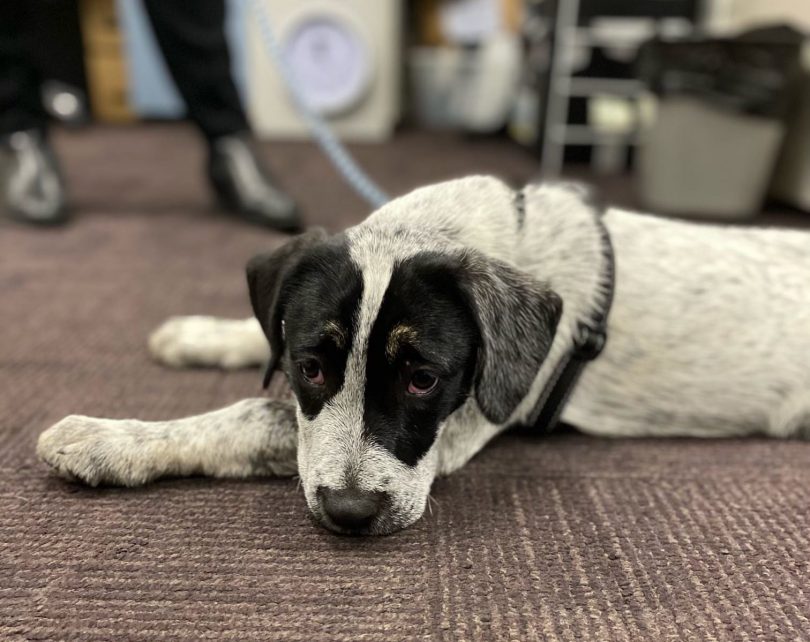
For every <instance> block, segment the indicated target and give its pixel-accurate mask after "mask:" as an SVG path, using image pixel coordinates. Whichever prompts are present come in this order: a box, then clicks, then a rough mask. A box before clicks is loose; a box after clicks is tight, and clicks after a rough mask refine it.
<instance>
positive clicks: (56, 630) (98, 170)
mask: <svg viewBox="0 0 810 642" xmlns="http://www.w3.org/2000/svg"><path fill="white" fill-rule="evenodd" d="M57 145H58V148H59V151H60V152H61V155H62V157H63V159H64V161H65V164H66V171H67V175H68V178H69V179H70V184H71V187H72V196H73V201H74V203H75V204H76V207H77V210H78V212H77V218H76V222H75V224H74V225H73V226H71V227H69V228H67V229H65V230H59V231H31V230H28V229H22V228H19V227H16V226H12V225H10V224H6V223H0V294H1V295H2V296H0V640H3V641H6V640H8V641H17V640H63V639H64V640H99V641H102V640H105V641H106V640H116V641H118V642H122V641H125V640H142V641H150V642H151V641H153V640H161V639H166V640H188V641H196V640H203V639H221V640H238V641H247V640H301V641H309V640H321V639H323V640H380V641H383V640H384V641H390V640H413V639H439V640H494V639H498V640H520V641H523V640H535V639H543V640H555V639H560V640H581V639H590V640H600V641H602V640H628V641H637V640H651V641H657V640H687V639H693V640H718V639H719V640H798V639H810V444H803V443H794V442H776V441H766V440H759V439H751V440H734V441H699V440H677V441H654V440H640V441H625V440H617V441H601V440H596V439H590V438H586V437H584V436H579V435H576V434H574V433H571V432H563V433H561V434H558V435H555V436H553V437H551V438H547V439H540V438H537V437H533V436H531V435H528V434H514V435H508V436H506V437H504V438H501V439H499V440H498V441H497V442H496V443H495V444H493V445H492V446H491V447H490V448H488V449H487V450H486V451H485V452H484V453H482V454H481V455H479V456H478V457H477V458H476V459H475V460H474V461H473V462H472V463H471V464H470V465H469V466H468V467H466V468H465V469H464V470H462V471H461V472H460V473H458V474H456V475H454V476H452V477H450V478H448V479H444V480H440V481H439V482H438V483H437V484H436V486H435V488H434V493H433V494H434V497H435V499H436V503H435V505H434V506H433V509H432V514H428V515H426V516H425V517H424V518H423V519H422V520H421V521H420V522H419V523H418V524H417V525H416V526H415V527H413V528H411V529H409V530H407V531H405V532H401V533H398V534H396V535H393V536H389V537H385V538H376V539H357V538H341V537H337V536H335V535H332V534H330V533H329V532H327V531H325V530H323V529H321V528H320V527H318V526H316V525H315V524H314V523H313V522H312V521H311V520H310V519H309V517H308V515H307V511H306V507H305V504H304V500H303V496H302V493H301V491H300V490H299V489H298V488H297V487H296V484H295V482H291V481H279V480H275V481H274V480H255V481H246V482H223V481H210V480H206V479H189V480H170V481H164V482H160V483H157V484H154V485H152V486H149V487H146V488H143V489H138V490H119V489H112V488H103V489H88V488H84V487H81V486H78V485H72V484H68V483H65V482H63V481H60V480H59V479H55V478H53V477H51V476H49V474H48V473H47V471H46V470H45V468H44V467H43V466H42V465H40V464H39V463H38V462H37V461H36V459H35V457H34V454H33V447H34V443H35V440H36V437H37V434H38V433H39V432H40V431H41V430H43V429H44V428H46V427H47V426H49V425H50V424H52V423H53V422H55V421H57V420H58V419H60V418H61V417H62V416H64V415H65V414H69V413H83V414H91V415H103V416H112V417H129V416H138V417H141V418H145V419H158V418H167V417H175V416H181V415H184V414H192V413H197V412H200V411H205V410H208V409H212V408H216V407H218V406H221V405H223V404H226V403H230V402H233V401H235V400H238V399H240V398H242V397H245V396H251V395H255V394H256V393H257V391H258V390H259V374H258V373H256V372H241V373H232V374H223V373H219V372H212V371H202V370H199V371H186V372H175V371H168V370H164V369H162V368H160V367H159V366H157V365H155V364H153V363H151V362H150V361H149V359H148V358H147V355H146V352H145V349H144V346H145V337H146V335H147V333H148V332H149V331H150V330H151V329H152V328H154V327H155V326H156V325H157V324H158V323H159V322H161V321H162V320H163V319H165V318H166V317H167V316H169V315H172V314H188V313H213V314H221V315H227V316H236V317H238V316H245V315H247V314H248V312H249V310H248V304H247V299H246V293H245V287H244V283H243V276H242V267H243V265H244V263H245V260H246V259H247V258H248V257H249V256H251V255H252V254H253V253H254V252H256V251H258V250H261V249H266V248H269V247H271V246H273V245H276V244H278V243H279V242H280V241H281V237H280V236H277V235H274V234H271V233H267V232H261V231H257V230H254V229H253V228H249V227H246V226H244V225H241V224H239V223H238V222H236V221H233V220H230V219H227V218H225V217H223V216H221V215H220V214H219V213H218V212H216V211H214V210H213V208H211V207H210V206H209V204H208V203H209V200H208V195H207V192H206V190H205V186H204V184H203V183H202V181H201V179H200V177H199V173H198V165H199V164H200V163H201V161H202V157H201V155H200V149H199V146H198V143H197V141H196V139H195V138H194V136H193V134H192V133H191V132H190V131H189V130H187V129H185V128H182V127H178V126H151V127H141V128H138V129H122V130H116V129H96V130H91V131H86V132H80V133H75V134H74V133H70V134H67V133H61V134H60V135H59V136H58V137H57ZM268 152H269V158H270V162H271V164H272V165H273V166H274V167H276V168H277V170H278V173H279V174H280V175H281V176H283V178H284V181H285V183H286V184H287V185H288V186H289V188H290V190H291V191H292V192H293V193H294V194H295V195H296V196H297V197H298V198H300V200H301V202H302V203H303V204H304V205H305V207H306V209H307V212H308V217H309V222H311V223H315V224H322V225H326V226H328V227H330V228H332V229H338V228H340V227H341V226H343V225H346V224H349V223H351V222H354V221H356V220H358V219H359V218H360V217H361V216H362V215H363V213H364V208H363V206H362V204H361V203H360V202H359V201H358V200H357V199H356V198H355V197H353V196H352V195H351V194H350V193H349V192H348V191H347V189H346V188H345V187H344V186H343V185H342V184H341V183H340V182H339V181H337V180H336V179H335V178H334V176H333V174H332V173H331V171H330V170H329V169H328V167H327V165H326V162H325V161H324V160H323V159H322V158H321V157H320V156H319V155H318V154H317V153H316V152H315V151H313V150H312V149H311V148H310V147H308V146H303V145H276V146H272V147H269V148H268ZM358 156H359V158H360V161H361V163H362V164H363V165H365V166H367V167H369V168H370V169H371V170H372V172H373V173H374V175H375V176H377V177H379V179H380V180H381V182H382V183H383V184H384V186H385V187H386V188H387V189H389V190H391V192H392V193H401V192H403V191H405V190H406V189H408V188H410V187H413V186H416V185H419V184H422V183H426V182H430V181H435V180H438V179H441V178H445V177H449V176H454V175H461V174H465V173H470V172H474V171H475V172H491V173H498V174H500V175H502V176H504V177H506V178H508V179H510V180H512V181H515V182H520V181H523V180H525V179H527V178H528V177H530V176H531V175H532V174H533V173H534V171H535V165H534V162H533V160H532V159H531V158H530V157H529V156H527V155H526V154H524V153H522V152H521V151H519V150H517V149H515V148H513V147H511V146H510V145H508V144H506V143H504V142H499V141H492V140H489V141H461V140H457V139H454V138H452V137H445V136H438V137H437V136H428V135H423V134H403V135H400V136H399V137H398V139H397V140H396V141H395V142H394V143H393V144H392V145H390V146H384V147H367V148H360V149H359V150H358ZM608 187H609V189H608V194H609V196H610V195H611V194H613V195H618V196H619V197H620V198H622V199H632V194H631V192H629V191H628V190H627V184H626V183H622V184H615V185H612V186H611V185H609V186H608Z"/></svg>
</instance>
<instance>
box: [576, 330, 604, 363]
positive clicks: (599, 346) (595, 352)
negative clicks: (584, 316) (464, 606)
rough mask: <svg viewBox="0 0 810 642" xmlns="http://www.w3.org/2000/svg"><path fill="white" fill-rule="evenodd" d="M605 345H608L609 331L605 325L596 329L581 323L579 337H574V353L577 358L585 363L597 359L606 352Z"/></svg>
mask: <svg viewBox="0 0 810 642" xmlns="http://www.w3.org/2000/svg"><path fill="white" fill-rule="evenodd" d="M605 343H607V329H606V328H605V326H604V324H603V323H600V324H599V326H597V327H596V328H594V327H591V326H590V325H588V324H587V323H585V322H584V321H580V322H579V327H578V328H577V335H576V336H575V337H574V352H575V354H576V356H577V358H579V359H581V360H583V361H592V360H594V359H596V357H598V356H599V355H600V354H601V353H602V350H604V348H605Z"/></svg>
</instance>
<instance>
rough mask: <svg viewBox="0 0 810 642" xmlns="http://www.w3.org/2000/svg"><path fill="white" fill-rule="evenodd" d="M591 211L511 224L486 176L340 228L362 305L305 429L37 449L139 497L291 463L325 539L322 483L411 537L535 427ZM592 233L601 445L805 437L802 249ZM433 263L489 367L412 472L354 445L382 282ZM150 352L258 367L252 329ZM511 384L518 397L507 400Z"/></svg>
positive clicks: (236, 424) (809, 388) (577, 287)
mask: <svg viewBox="0 0 810 642" xmlns="http://www.w3.org/2000/svg"><path fill="white" fill-rule="evenodd" d="M594 217H595V213H594V211H593V208H592V207H591V206H590V205H589V204H588V203H587V202H586V200H585V199H584V198H583V193H582V192H581V190H580V189H579V188H577V187H572V186H566V185H532V186H529V187H527V188H526V189H525V220H524V221H522V225H521V221H520V218H519V217H518V215H517V213H516V208H515V202H514V192H513V191H512V190H510V189H509V188H507V187H506V186H505V185H504V184H503V183H501V182H499V181H497V180H495V179H492V178H485V177H472V178H467V179H462V180H458V181H452V182H448V183H442V184H439V185H435V186H431V187H426V188H423V189H419V190H416V191H415V192H412V193H411V194H408V195H406V196H404V197H402V198H400V199H397V200H395V201H393V202H392V203H390V204H388V205H386V206H385V207H383V208H382V209H380V210H379V211H377V212H376V213H374V214H373V215H372V216H370V217H369V218H368V219H367V220H366V221H365V222H363V223H362V224H360V225H358V226H356V227H354V228H351V229H350V230H348V231H347V232H346V234H345V241H346V243H347V244H348V249H349V253H350V257H351V261H352V263H353V264H354V266H356V267H357V268H358V269H359V271H360V273H361V274H362V280H363V289H362V296H361V298H360V301H359V304H358V308H357V313H356V316H355V324H354V327H353V328H351V335H352V348H351V351H350V353H349V354H348V357H347V361H346V366H345V373H344V380H343V385H342V387H341V388H340V390H339V391H338V392H337V393H336V394H335V395H334V396H333V397H332V398H330V399H329V400H328V401H327V402H326V403H325V405H324V406H323V408H322V409H321V411H320V412H319V413H317V415H316V416H314V417H311V418H307V417H306V416H304V415H303V414H302V412H301V411H300V408H299V409H298V411H297V419H296V418H294V413H295V409H293V408H286V409H285V408H282V407H280V406H279V405H278V404H268V403H267V402H266V401H263V400H247V401H244V402H241V403H240V404H236V405H235V406H231V407H229V408H226V409H223V410H220V411H217V412H214V413H209V414H206V415H201V416H199V417H193V418H189V419H183V420H179V421H174V422H161V423H155V424H146V423H143V422H136V421H112V420H103V419H91V418H87V417H69V418H67V419H65V420H63V421H62V422H60V423H58V424H56V425H55V426H54V427H52V428H50V429H49V430H47V431H46V432H45V433H43V435H42V436H41V437H40V441H39V446H38V452H39V455H40V457H42V459H43V460H45V461H46V462H47V463H49V464H50V465H51V466H52V467H53V468H54V469H55V470H56V471H57V472H59V473H61V474H64V475H67V476H73V477H77V478H79V479H82V480H84V481H86V482H88V483H91V484H97V483H114V484H125V485H135V484H141V483H144V482H146V481H149V480H151V479H154V478H155V477H159V476H161V475H166V474H189V473H195V472H203V473H205V474H210V475H214V476H237V477H241V476H247V475H254V474H291V473H292V472H293V471H294V470H295V469H296V461H295V458H296V451H297V470H298V472H299V474H300V475H301V479H302V482H303V487H304V491H305V494H306V497H307V503H308V505H309V507H310V509H311V510H312V512H313V514H315V515H316V517H318V518H319V519H320V520H321V521H322V522H324V523H325V524H326V525H327V526H329V527H332V528H336V527H335V525H334V524H331V523H330V522H329V518H328V517H327V516H325V515H324V513H323V510H322V508H321V506H320V503H319V501H318V498H317V492H316V491H317V488H318V487H319V486H327V487H333V488H343V487H345V486H346V484H347V483H351V484H353V485H355V486H356V487H358V488H362V489H365V490H369V491H385V492H387V493H388V494H389V496H390V501H389V503H388V504H387V506H386V509H385V511H384V514H383V515H381V516H380V517H379V519H377V520H376V521H375V522H374V524H373V526H372V527H371V528H370V529H369V532H372V533H385V532H390V531H393V530H396V529H398V528H402V527H405V526H407V525H409V524H411V523H413V522H414V521H415V520H417V519H418V518H419V517H420V515H421V514H422V512H423V510H424V507H425V502H426V499H427V495H428V492H429V490H430V486H431V483H432V481H433V479H434V477H435V476H436V475H437V474H447V473H451V472H453V471H454V470H456V469H458V468H459V467H461V466H463V465H464V464H465V463H466V462H467V461H468V460H469V459H470V458H471V457H472V456H473V455H475V453H477V452H478V451H479V450H480V449H481V448H482V447H483V446H484V445H485V444H486V443H487V442H488V441H489V440H490V439H491V438H492V437H493V436H495V435H496V434H498V433H499V432H500V431H502V430H504V429H505V428H506V427H507V426H509V425H510V424H513V423H520V422H521V421H523V420H524V419H525V418H526V417H527V416H528V415H529V414H530V413H531V411H532V409H533V408H534V406H535V401H536V399H537V397H538V396H539V394H540V393H541V392H542V390H543V388H544V386H545V384H546V381H547V380H548V378H549V376H550V373H551V372H552V370H553V369H554V368H555V366H556V365H557V363H558V362H559V360H560V359H561V358H562V357H563V356H564V355H565V354H566V352H567V351H568V350H569V349H570V347H571V343H572V337H573V333H574V332H575V329H576V324H577V322H578V320H579V319H582V318H584V317H586V316H587V315H588V313H589V311H591V310H592V309H593V308H594V307H595V306H596V305H597V304H599V303H600V302H601V301H603V299H604V297H605V296H606V288H605V283H604V281H603V279H604V267H605V264H604V261H605V258H604V255H603V253H602V245H601V242H600V230H599V227H598V225H597V224H596V222H595V218H594ZM603 222H604V225H605V226H606V228H607V229H608V231H609V232H610V237H611V240H612V243H613V247H614V250H615V260H616V288H615V299H614V303H613V308H612V312H611V315H610V317H609V326H608V342H607V346H606V348H605V350H604V352H603V353H602V355H601V356H600V357H599V358H598V359H597V360H596V361H595V362H593V363H592V364H591V365H589V366H588V367H587V368H586V370H585V373H584V375H583V377H582V378H581V380H580V382H579V384H578V386H577V388H576V390H575V392H574V394H573V396H572V398H571V400H570V402H569V404H568V405H567V407H566V408H565V411H564V414H563V420H564V421H566V422H568V423H571V424H573V425H574V426H576V427H577V428H579V429H580V430H582V431H585V432H588V433H592V434H597V435H609V436H628V435H648V436H670V435H698V436H707V437H712V436H714V437H721V436H732V435H747V434H752V433H763V434H768V435H772V436H775V437H793V436H805V437H806V436H808V434H810V286H808V283H810V235H808V234H806V233H800V232H791V231H776V230H764V229H737V228H727V227H716V226H698V225H694V224H688V223H682V222H674V221H666V220H662V219H658V218H653V217H648V216H643V215H639V214H633V213H630V212H626V211H622V210H618V209H610V210H608V211H607V212H606V213H605V215H604V218H603ZM425 252H427V253H432V254H437V255H445V256H448V257H454V258H455V259H457V260H458V261H459V262H460V264H463V265H464V269H465V271H466V272H465V273H466V274H468V275H473V278H471V279H470V283H471V285H470V291H471V297H472V300H473V302H474V307H476V309H477V314H478V317H477V318H478V321H479V325H480V326H481V331H482V337H481V340H482V343H483V348H482V354H480V355H479V360H482V361H481V362H480V363H479V366H478V372H479V377H478V379H477V382H476V385H475V386H474V389H473V390H470V396H469V398H468V399H467V401H466V402H464V403H463V404H462V405H461V406H460V407H459V408H458V409H457V410H455V411H454V412H452V414H450V415H449V417H447V418H446V419H445V420H443V421H442V422H441V425H440V426H439V428H438V435H437V437H436V439H435V441H433V443H432V445H431V446H430V448H429V449H428V450H427V452H426V453H425V454H424V456H422V457H421V458H420V459H419V461H418V462H417V463H416V465H414V466H408V465H406V464H404V463H403V462H402V461H400V460H398V459H397V458H396V457H395V456H394V455H393V454H392V453H391V452H390V451H389V450H386V449H385V448H383V447H382V446H380V445H379V444H377V443H375V442H374V440H372V439H368V438H367V436H366V435H365V433H364V426H363V421H364V414H363V408H364V403H365V400H364V397H363V395H364V392H365V389H366V388H365V379H366V363H367V360H368V357H369V355H368V354H367V349H368V338H369V334H370V333H371V332H372V328H373V325H374V322H375V319H376V316H377V311H378V310H379V308H380V305H381V302H382V301H383V298H384V296H385V293H386V290H387V288H388V285H389V281H390V279H391V275H392V273H393V271H394V270H395V267H396V266H397V265H398V264H401V263H402V262H403V261H405V260H407V259H409V258H410V257H414V256H417V255H419V254H421V253H425ZM532 297H533V298H532ZM556 297H559V299H561V300H562V316H561V318H560V319H559V323H558V324H557V325H556V331H555V332H553V342H551V334H549V336H548V337H547V338H548V340H549V342H550V345H544V344H543V340H544V338H543V336H542V334H543V333H542V332H538V333H536V336H535V335H532V336H527V335H526V327H530V326H531V327H535V326H537V324H538V323H541V324H542V323H544V318H545V317H543V316H542V315H543V314H545V315H546V316H547V317H548V318H547V319H546V321H547V325H548V327H549V328H551V331H554V328H553V326H554V323H553V322H554V321H555V320H556V319H553V318H552V317H553V316H554V311H555V310H554V308H555V306H554V305H553V303H554V300H555V298H556ZM529 298H531V300H533V301H535V303H536V304H537V305H539V306H541V307H543V306H545V308H544V310H543V311H542V313H537V310H534V309H528V308H524V309H523V310H521V309H518V308H517V307H516V306H513V305H511V304H512V303H514V302H515V301H520V302H521V303H522V304H523V305H526V304H527V301H528V300H529ZM557 312H559V310H557ZM525 315H528V316H527V317H526V318H524V316H525ZM529 317H532V318H529ZM497 323H500V324H501V326H505V327H497ZM493 324H495V325H493ZM532 324H534V326H532ZM490 330H492V331H493V332H490ZM150 348H151V350H152V352H153V354H154V355H155V356H156V357H157V358H158V359H160V360H161V361H163V362H166V363H169V364H170V365H175V366H182V365H199V364H206V365H213V366H220V367H242V366H245V365H250V364H259V363H261V362H262V361H264V360H266V358H267V348H266V342H265V341H264V339H263V338H262V336H261V329H260V326H259V324H258V323H256V322H255V321H240V322H233V321H224V320H214V319H206V318H190V319H179V320H172V321H170V322H168V324H167V325H165V326H164V327H162V328H161V329H159V330H158V331H157V332H156V334H155V335H153V337H152V339H151V340H150ZM546 352H547V354H546ZM493 355H501V356H499V357H498V358H496V359H493V358H492V357H493ZM504 355H505V356H504ZM527 355H528V356H529V357H532V356H533V360H532V359H528V360H527ZM487 358H489V360H490V361H489V362H487V361H486V360H487ZM527 363H531V364H535V365H537V367H536V368H535V369H534V370H533V371H532V373H534V374H532V376H531V377H529V379H526V376H527V375H526V373H524V372H522V371H521V368H525V364H527ZM531 378H533V381H531ZM523 380H525V381H523ZM521 386H523V387H521ZM514 390H520V391H521V394H520V397H522V401H519V400H518V401H519V402H518V401H515V402H514V403H512V402H511V401H510V394H512V393H513V392H514ZM526 390H528V393H526ZM296 424H297V448H296V444H295V441H296ZM538 447H542V445H539V446H538ZM347 479H349V480H350V482H347Z"/></svg>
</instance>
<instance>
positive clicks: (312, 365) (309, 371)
mask: <svg viewBox="0 0 810 642" xmlns="http://www.w3.org/2000/svg"><path fill="white" fill-rule="evenodd" d="M298 369H299V370H300V371H301V374H302V375H303V377H304V379H306V380H307V382H308V383H311V384H312V385H314V386H321V385H323V382H324V375H323V368H321V364H320V362H319V361H318V360H317V359H304V360H303V361H301V362H300V363H299V364H298Z"/></svg>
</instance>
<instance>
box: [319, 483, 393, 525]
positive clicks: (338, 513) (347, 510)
mask: <svg viewBox="0 0 810 642" xmlns="http://www.w3.org/2000/svg"><path fill="white" fill-rule="evenodd" d="M318 497H320V500H321V506H323V509H324V511H325V512H326V514H327V515H328V516H329V519H331V520H332V521H333V522H334V523H335V524H336V525H338V526H340V527H341V528H345V529H347V530H352V531H354V530H361V529H363V528H367V527H368V526H369V525H370V524H371V521H372V520H373V519H374V518H375V517H376V516H377V514H378V513H379V512H380V509H381V508H382V506H383V504H384V503H385V499H386V493H382V492H374V491H369V490H359V489H357V488H346V489H343V490H335V489H333V488H327V487H326V486H321V487H320V488H318Z"/></svg>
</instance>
